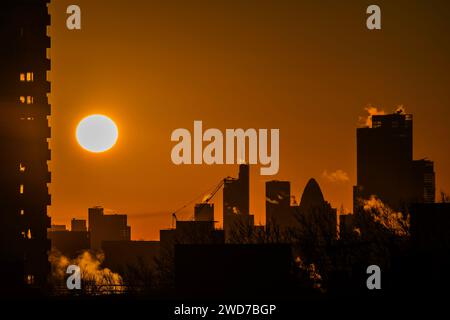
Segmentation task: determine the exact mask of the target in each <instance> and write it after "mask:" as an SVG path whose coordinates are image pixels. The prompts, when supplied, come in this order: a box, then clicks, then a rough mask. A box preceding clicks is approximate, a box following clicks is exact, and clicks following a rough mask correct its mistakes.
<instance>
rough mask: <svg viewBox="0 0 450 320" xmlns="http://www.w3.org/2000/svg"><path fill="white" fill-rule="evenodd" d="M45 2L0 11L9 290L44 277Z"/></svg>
mask: <svg viewBox="0 0 450 320" xmlns="http://www.w3.org/2000/svg"><path fill="white" fill-rule="evenodd" d="M49 2H50V1H49V0H14V1H13V0H7V1H4V2H2V4H1V10H0V42H1V43H0V64H1V67H0V122H1V123H0V150H1V151H0V154H1V165H0V179H1V180H0V226H1V228H2V230H1V232H0V251H1V252H0V260H1V261H0V277H1V279H2V281H1V283H2V286H6V287H12V288H20V287H21V286H22V285H29V286H35V287H41V288H42V287H43V286H44V285H45V283H46V281H47V275H48V274H49V271H50V265H49V262H48V256H47V252H48V250H49V249H50V242H49V240H47V228H48V227H50V218H49V217H48V216H47V206H48V205H50V195H49V192H48V183H49V182H50V173H49V169H48V165H47V164H48V161H49V160H50V150H49V145H48V140H49V138H50V127H49V124H48V116H49V115H50V105H49V103H48V93H49V92H50V83H49V82H48V81H47V72H48V71H49V70H50V60H49V58H48V57H47V51H48V48H50V37H49V36H48V34H47V28H48V26H49V25H50V15H49V14H48V10H47V5H48V3H49Z"/></svg>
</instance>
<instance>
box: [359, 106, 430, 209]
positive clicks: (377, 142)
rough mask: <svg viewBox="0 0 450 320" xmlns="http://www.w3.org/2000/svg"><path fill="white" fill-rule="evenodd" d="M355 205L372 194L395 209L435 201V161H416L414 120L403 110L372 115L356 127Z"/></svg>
mask: <svg viewBox="0 0 450 320" xmlns="http://www.w3.org/2000/svg"><path fill="white" fill-rule="evenodd" d="M356 133H357V185H356V186H355V187H354V206H355V212H356V211H357V209H356V208H357V207H358V201H359V199H369V198H370V197H371V196H372V195H374V196H377V197H378V198H380V199H381V200H382V201H383V202H384V203H386V204H387V205H389V206H390V207H391V208H393V209H395V210H401V209H402V208H404V207H405V206H407V205H408V204H409V203H411V202H434V171H433V162H431V161H428V160H426V161H425V160H420V161H413V135H412V134H413V121H412V115H411V114H403V113H400V112H397V113H394V114H388V115H375V116H373V117H372V126H371V127H364V128H358V129H357V132H356Z"/></svg>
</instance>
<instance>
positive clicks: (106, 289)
mask: <svg viewBox="0 0 450 320" xmlns="http://www.w3.org/2000/svg"><path fill="white" fill-rule="evenodd" d="M104 259H105V256H104V254H103V253H101V252H100V253H96V254H93V253H92V252H90V251H83V252H82V253H81V254H80V255H78V257H77V258H75V259H70V258H68V257H66V256H64V255H62V254H61V253H60V252H59V251H57V250H52V251H51V252H50V255H49V261H50V263H51V266H52V280H53V282H54V283H55V284H62V285H64V284H65V279H66V278H67V276H68V274H67V273H66V270H67V267H68V266H69V265H77V266H79V267H80V269H81V281H82V291H83V292H89V293H91V294H108V293H117V292H121V291H122V290H123V280H122V277H121V276H120V275H119V274H118V273H114V272H112V271H111V270H110V269H108V268H102V267H101V264H102V262H103V261H104Z"/></svg>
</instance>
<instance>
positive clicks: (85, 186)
mask: <svg viewBox="0 0 450 320" xmlns="http://www.w3.org/2000/svg"><path fill="white" fill-rule="evenodd" d="M76 3H77V4H78V5H79V6H80V7H81V10H82V30H80V31H69V30H67V29H66V28H65V19H66V14H65V11H66V8H67V6H68V5H70V4H74V2H73V1H68V0H58V1H53V3H52V4H51V7H50V13H51V14H52V27H51V36H52V50H51V58H52V72H51V74H50V79H51V81H52V94H51V98H50V101H51V104H52V117H51V125H52V140H51V148H52V161H51V164H50V168H51V171H52V180H53V181H52V184H51V186H50V191H51V193H52V206H51V207H50V215H51V217H52V222H53V223H57V224H59V223H66V224H68V223H69V221H70V218H72V217H78V218H86V217H87V208H88V207H89V206H93V205H103V206H104V207H105V208H107V209H109V210H114V211H116V212H120V213H126V214H128V217H129V224H130V225H131V228H132V238H133V239H149V240H150V239H158V237H159V234H158V230H159V229H160V228H164V227H168V226H170V223H171V214H170V212H172V211H173V210H175V209H177V208H178V207H180V206H182V205H183V204H184V203H186V202H188V201H190V200H191V199H192V198H194V197H195V196H197V195H199V194H201V193H202V192H203V191H205V190H207V189H208V188H210V187H213V186H214V185H215V184H216V183H218V182H219V180H220V179H222V178H223V177H225V176H228V175H231V176H236V175H237V166H229V165H228V166H206V165H201V166H175V165H173V164H172V162H171V159H170V151H171V148H172V147H173V145H174V143H172V142H171V141H170V134H171V132H172V131H173V130H174V129H176V128H188V129H190V130H192V125H193V121H194V120H202V121H203V126H204V127H205V128H219V129H222V130H224V129H225V128H239V127H242V128H256V129H258V128H279V129H280V171H279V174H278V175H276V176H274V177H264V176H260V175H259V168H253V170H252V180H251V208H250V209H251V212H252V213H254V214H255V216H256V217H255V221H256V222H264V182H265V181H266V180H267V179H279V180H290V181H291V182H292V185H291V189H292V191H293V193H294V195H295V196H296V197H297V199H298V198H299V197H300V191H301V190H302V189H303V187H304V185H305V184H306V182H307V180H308V179H309V178H310V177H315V178H316V179H317V180H318V182H319V184H320V185H321V187H322V190H323V192H324V195H325V197H326V199H327V200H329V201H330V202H331V203H332V205H333V206H335V207H340V206H341V204H343V205H344V207H345V208H348V209H351V206H352V185H353V184H355V180H356V179H355V177H356V172H355V170H356V169H355V163H356V156H355V151H356V150H355V148H356V147H355V129H356V127H357V125H358V119H359V117H360V116H364V115H365V111H364V108H365V107H366V106H367V105H369V104H371V105H373V106H377V107H379V108H382V109H384V110H385V111H387V112H390V111H392V110H393V109H394V108H395V106H397V105H404V106H405V107H406V110H407V112H408V113H412V114H413V115H414V157H415V158H423V157H428V158H430V159H432V160H434V161H435V170H436V174H437V184H436V187H437V190H438V191H439V190H440V189H441V188H442V189H444V190H447V191H450V167H449V166H448V164H449V163H450V152H449V151H448V150H449V149H450V148H449V147H450V145H449V141H448V137H450V127H449V125H448V124H449V120H450V108H449V106H450V91H449V90H448V88H449V84H450V83H449V79H450V64H449V60H448V57H449V56H450V43H449V37H448V34H449V31H450V30H449V29H450V24H449V22H448V21H450V19H449V18H450V17H449V16H450V5H449V4H448V3H447V2H446V1H395V3H393V2H392V1H377V4H379V5H380V7H381V10H382V28H383V29H382V31H375V32H373V31H372V32H371V31H368V30H367V29H366V27H365V17H366V15H365V8H366V7H367V6H368V5H369V4H371V3H369V2H367V1H345V2H343V1H342V2H339V3H338V2H337V1H256V0H251V1H249V0H247V1H239V2H238V1H206V0H205V1H181V0H180V1H138V0H129V1H111V0H96V1H87V0H77V1H76ZM93 113H103V114H106V115H108V116H110V117H111V118H112V119H113V120H114V121H115V122H116V123H117V125H118V127H119V130H120V138H119V141H118V143H117V145H116V146H115V147H114V148H113V149H112V150H111V151H109V152H106V153H103V154H92V153H88V152H86V151H85V150H83V149H82V148H81V147H79V146H78V145H77V143H76V140H75V128H76V125H77V123H78V121H80V120H81V119H82V118H84V117H85V116H87V115H89V114H93ZM257 169H258V170H257ZM325 170H326V171H327V172H328V173H332V172H334V171H336V170H342V171H344V172H346V173H347V174H348V177H349V181H344V182H332V181H330V180H329V179H327V178H326V177H324V175H323V172H324V171H325ZM217 200H218V201H219V207H221V200H222V198H221V195H219V197H218V198H217ZM191 216H192V212H191V211H190V210H185V211H183V212H182V213H180V214H179V218H184V219H188V218H190V217H191ZM220 216H221V210H217V211H216V218H217V219H218V218H219V217H220Z"/></svg>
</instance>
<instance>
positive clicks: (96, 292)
mask: <svg viewBox="0 0 450 320" xmlns="http://www.w3.org/2000/svg"><path fill="white" fill-rule="evenodd" d="M105 3H108V4H109V9H110V10H109V11H108V12H104V13H103V14H100V11H101V9H103V7H102V5H104V4H105ZM177 3H179V6H176V8H175V7H172V6H171V4H165V3H163V2H159V3H158V2H154V3H153V2H152V3H143V2H140V3H134V5H131V6H125V7H124V6H123V5H122V4H121V3H119V2H117V1H111V2H107V1H103V0H101V1H99V2H96V3H95V4H93V3H92V2H91V3H89V4H87V3H83V4H82V7H83V12H85V13H86V15H84V14H83V16H86V18H85V19H84V20H83V28H82V29H80V30H73V29H70V28H64V25H63V24H62V22H63V21H64V19H63V18H64V17H67V14H68V12H65V11H62V10H61V9H63V8H65V6H66V4H67V3H66V2H64V1H61V2H55V1H53V2H50V0H17V1H8V2H7V3H6V4H5V5H4V10H2V12H0V36H1V38H0V42H1V43H2V48H1V49H0V58H1V59H0V60H1V62H2V68H0V107H1V108H0V115H1V116H0V147H1V148H0V149H1V150H2V157H1V160H0V164H1V170H0V179H1V180H0V222H1V223H0V224H1V226H2V232H0V278H1V280H0V297H8V296H11V297H13V298H17V297H18V298H19V299H23V298H28V297H32V298H39V299H42V301H56V300H59V301H83V300H84V301H97V302H98V301H103V302H105V301H107V302H112V301H119V302H121V303H124V301H132V300H134V299H135V298H138V299H140V298H142V299H144V300H148V301H153V302H155V301H157V300H158V299H161V301H166V302H167V301H175V300H177V299H178V300H180V299H181V300H180V301H182V300H183V299H187V298H189V299H191V298H192V299H193V301H206V300H205V299H211V300H213V299H223V300H224V301H227V299H230V298H232V299H236V301H245V299H249V297H250V298H251V299H253V300H254V301H256V302H258V303H259V302H261V301H264V299H269V300H271V299H272V300H274V301H278V302H279V303H281V304H282V303H287V304H288V305H289V304H290V303H292V302H294V303H297V302H299V301H302V302H305V301H308V299H312V300H317V301H326V300H327V299H329V298H331V300H333V301H340V299H342V298H343V297H344V298H347V297H352V298H357V299H361V300H364V299H374V298H375V299H391V298H393V297H394V298H395V297H399V296H402V297H406V298H409V297H412V296H414V295H417V294H423V293H424V292H427V293H428V292H430V293H431V296H432V295H434V294H436V295H438V294H439V293H438V292H439V288H440V287H446V286H447V285H448V284H450V277H449V276H448V275H447V270H448V268H449V267H450V254H449V253H450V251H449V248H450V237H449V233H448V228H449V227H450V196H449V194H448V193H447V191H448V189H449V188H450V184H449V183H450V167H448V164H449V163H450V161H448V160H450V159H449V157H450V153H449V151H448V150H450V149H449V148H448V146H447V144H448V141H447V139H446V137H447V136H450V131H449V130H450V127H449V126H448V119H450V111H449V110H448V109H447V108H446V106H447V105H448V103H449V102H450V101H448V100H449V95H448V92H447V91H448V90H447V89H448V88H447V87H448V83H449V82H448V80H449V79H448V74H450V73H445V72H442V70H446V69H445V68H446V67H449V64H448V61H447V60H446V59H445V58H446V57H447V55H445V54H443V53H450V46H449V44H448V43H436V42H434V41H431V40H430V37H431V39H433V38H434V37H435V36H437V35H440V34H442V32H444V31H450V30H448V28H449V26H448V24H441V22H442V21H444V20H445V19H444V18H446V17H447V16H448V14H447V16H446V15H445V13H443V11H440V10H438V9H439V8H444V7H445V8H446V7H447V6H448V4H447V3H446V2H441V1H438V2H437V3H436V7H434V8H433V10H432V11H430V12H432V13H433V15H432V17H433V19H431V17H427V19H428V20H427V21H428V22H430V24H429V25H428V29H427V30H426V31H427V32H424V33H417V34H415V35H414V37H412V36H410V33H411V30H410V29H411V28H413V29H414V28H416V27H415V26H410V25H409V23H410V22H411V21H412V20H414V19H415V16H414V14H415V15H421V14H423V11H421V9H423V6H426V5H425V4H423V3H421V4H418V5H417V7H416V8H415V9H414V10H413V12H414V14H411V15H409V16H408V17H403V18H402V19H399V20H396V21H397V23H396V24H395V25H393V24H392V21H394V20H395V19H394V17H397V16H396V15H393V13H397V14H398V11H401V10H400V9H401V8H400V7H399V6H398V4H397V5H392V4H387V3H383V7H384V9H385V10H386V9H392V11H389V10H386V11H387V14H386V15H385V16H383V17H384V18H383V19H384V20H383V21H384V26H386V27H385V28H386V29H387V30H388V31H386V32H385V31H384V29H383V30H382V31H381V30H377V31H373V32H374V33H370V32H372V31H368V30H367V29H364V25H363V26H362V28H363V29H362V30H361V29H358V28H357V27H355V26H356V25H357V22H358V21H359V20H358V19H357V18H356V17H353V15H351V13H354V12H355V11H357V9H358V10H359V9H360V7H364V6H363V5H350V4H345V5H343V6H342V8H341V7H339V6H337V5H335V4H333V5H331V4H330V6H331V7H332V8H334V9H336V10H340V11H339V12H345V14H346V16H345V17H348V20H347V21H346V22H347V24H346V25H345V26H343V28H342V29H339V28H336V26H337V25H339V24H338V22H339V21H338V20H339V19H338V18H336V17H339V15H336V17H328V19H322V20H318V22H316V23H315V24H314V26H316V27H317V28H316V29H314V30H312V29H308V28H306V29H305V28H303V27H304V26H305V25H308V24H311V23H313V21H314V18H317V17H321V15H322V11H321V10H320V9H321V7H320V6H318V5H317V4H315V3H306V2H301V3H297V2H290V1H287V2H285V3H284V5H281V6H280V5H276V4H275V2H271V1H268V2H263V3H261V4H259V5H258V8H259V10H258V11H255V10H253V9H254V8H255V7H254V5H255V3H256V2H253V0H252V1H250V2H248V3H239V4H236V7H235V6H232V5H230V4H228V3H227V2H225V1H224V2H222V1H218V2H215V3H212V4H208V3H206V2H203V1H199V2H194V3H192V4H191V5H192V6H189V7H187V6H186V4H184V2H181V1H180V2H177ZM338 7H339V8H338ZM187 8H189V9H191V10H183V9H187ZM144 9H146V10H144ZM150 9H151V10H150ZM237 9H239V10H238V11H235V10H237ZM275 9H276V10H275ZM293 9H297V10H294V11H293ZM300 9H302V10H300ZM344 9H345V10H344ZM342 10H344V11H342ZM61 12H62V13H63V14H60V13H61ZM88 12H89V13H88ZM143 12H145V13H146V14H148V15H149V16H145V17H146V18H149V19H144V20H142V19H140V18H142V17H143ZM448 12H450V11H447V12H446V13H448ZM91 14H92V15H91ZM305 14H306V17H308V19H306V20H305V21H303V20H302V21H300V22H299V21H298V18H300V17H303V18H304V17H305V16H304V15H305ZM308 14H310V15H311V16H309V15H308ZM347 15H348V16H347ZM93 16H96V17H97V19H95V20H94V19H93V18H92V17H93ZM118 16H122V17H123V20H120V22H119V20H118V19H111V18H112V17H118ZM231 16H232V17H234V18H235V19H234V20H232V21H229V20H228V18H230V17H231ZM150 17H154V18H155V20H152V19H150ZM350 17H351V18H350ZM411 19H412V20H411ZM105 21H110V22H113V23H124V25H123V26H122V27H121V28H117V29H115V30H116V32H114V33H111V32H109V31H110V30H109V29H108V26H107V25H105ZM126 22H128V23H129V24H127V23H126ZM175 22H176V23H175ZM267 23H269V25H270V26H271V28H269V29H267V28H266V27H265V26H266V25H267ZM433 23H434V24H433ZM157 26H159V27H161V28H156V27H157ZM329 26H333V27H332V28H331V29H330V30H331V31H330V32H331V34H328V35H327V36H326V37H325V36H324V35H323V34H322V32H323V31H324V30H328V28H329ZM406 26H408V27H410V28H406ZM414 30H416V31H417V30H418V29H414ZM237 31H240V32H237ZM347 32H348V34H347ZM99 35H101V36H100V37H99ZM336 36H340V37H341V40H342V41H341V42H339V41H338V42H334V40H331V39H334V37H336ZM117 37H119V38H120V37H121V41H118V40H117V39H118V38H117ZM393 39H396V40H395V41H398V43H396V42H395V41H393ZM394 42H395V43H394ZM324 45H328V46H329V49H330V50H329V51H327V52H326V53H325V52H324V51H323V50H322V49H321V48H322V46H324ZM403 45H409V46H410V47H411V50H409V51H406V52H405V51H402V52H401V53H399V52H397V51H395V50H394V51H393V50H392V49H395V48H397V49H398V48H401V47H402V46H403ZM422 46H426V47H427V50H418V49H420V48H422ZM354 48H359V50H354ZM375 48H376V49H377V50H374V49H375ZM181 49H184V50H181ZM416 49H417V50H416ZM256 53H258V54H257V55H256ZM369 53H370V54H369ZM338 58H340V59H338ZM357 58H358V59H357ZM77 59H78V60H77ZM381 60H382V61H381ZM69 61H72V63H69ZM118 61H120V63H119V62H118ZM419 62H421V63H422V64H420V68H418V67H417V66H418V63H419ZM363 66H364V67H363ZM412 67H415V68H416V69H415V70H416V71H415V72H417V74H416V76H415V77H413V76H412V74H411V73H410V72H411V68H412ZM428 73H429V74H428ZM428 75H429V76H430V77H431V76H432V79H433V81H428V78H427V77H426V76H428ZM398 79H400V80H401V81H398ZM389 105H392V106H394V108H393V110H392V111H390V110H389V109H388V108H387V106H389ZM362 112H365V113H367V114H366V115H364V116H362V115H361V114H362ZM86 115H96V116H94V117H91V118H90V121H87V124H86V123H85V124H83V126H81V129H80V125H78V126H77V124H80V123H81V122H83V121H82V119H83V120H85V119H88V117H86ZM198 119H200V120H201V121H202V122H195V121H198ZM80 121H81V122H80ZM192 123H194V138H193V139H194V143H192V144H191V143H190V142H189V144H188V146H189V148H191V147H192V148H191V149H189V150H188V149H183V151H182V153H183V157H184V156H185V153H186V155H189V157H190V156H191V151H192V150H193V151H194V152H193V153H192V154H194V159H196V160H194V162H197V163H202V159H203V158H204V157H205V154H204V153H203V151H202V152H197V151H199V150H200V151H201V150H202V149H203V147H205V144H207V142H208V141H209V142H211V144H212V142H216V141H211V140H212V139H209V140H208V138H205V137H204V136H203V133H201V136H196V135H195V134H196V133H198V132H197V131H198V130H200V131H202V130H203V129H202V128H201V126H202V125H203V126H204V127H203V128H204V129H206V128H217V129H214V130H215V132H216V133H217V132H218V134H217V135H215V140H217V139H218V137H222V138H223V136H222V135H221V132H227V133H228V132H229V131H227V130H230V128H241V129H239V130H240V131H239V132H241V133H243V132H244V131H243V130H246V129H248V128H257V129H259V131H257V130H256V129H255V130H254V129H252V130H253V131H252V133H251V134H249V135H253V136H252V137H247V139H246V138H245V137H243V138H242V139H241V141H240V143H241V144H242V143H243V142H244V143H246V145H244V146H242V145H240V144H239V142H237V143H236V144H235V145H234V146H233V148H232V149H233V150H231V151H232V152H231V155H232V157H235V156H236V157H235V158H233V159H231V158H232V157H228V155H229V154H228V152H229V151H230V150H228V146H227V148H226V149H225V151H226V153H227V154H226V158H227V161H226V163H228V164H227V165H223V164H211V165H205V164H201V165H200V164H199V165H193V164H191V163H189V164H183V165H180V163H178V165H177V164H176V162H174V161H173V157H172V159H171V152H170V150H171V149H172V147H173V142H174V141H176V139H175V140H174V139H172V138H171V136H170V132H174V131H173V130H174V129H176V128H187V127H189V124H192ZM92 124H94V125H96V126H97V127H96V128H95V130H93V129H92V127H91V125H92ZM199 124H200V127H196V125H199ZM86 128H87V129H88V130H87V131H83V132H82V129H83V130H86ZM99 128H100V129H103V130H106V131H107V134H105V135H104V136H103V133H104V131H102V130H100V131H97V130H98V129H99ZM198 128H200V129H198ZM274 128H275V129H274ZM80 130H81V131H80ZM231 130H234V129H231ZM269 130H275V131H276V136H277V138H276V139H277V141H276V144H275V147H274V144H273V142H274V141H273V140H272V141H271V144H270V147H269V148H266V147H267V145H264V143H265V142H264V139H261V132H265V133H267V132H268V131H269ZM186 131H188V130H186ZM210 132H211V131H210ZM271 132H272V131H271ZM278 133H279V134H280V136H279V137H280V149H279V152H280V154H279V160H280V162H278ZM242 135H244V134H242ZM188 136H189V137H190V134H188ZM80 137H82V138H83V139H82V140H83V143H82V142H80ZM104 138H105V139H104ZM226 138H227V139H228V138H230V136H228V135H226ZM231 138H232V140H233V143H235V142H234V139H235V138H236V141H238V140H239V138H238V137H237V136H236V137H233V136H231ZM251 141H253V142H255V143H256V142H258V150H259V151H258V152H256V151H255V150H257V149H256V148H254V147H255V146H254V145H251V146H249V144H250V143H251ZM91 142H92V143H91ZM105 143H106V144H105ZM227 143H228V141H227ZM261 144H262V145H263V146H262V147H261ZM209 146H210V145H209ZM239 148H242V149H243V150H241V151H239V150H237V152H236V150H234V149H239ZM264 149H266V150H264ZM268 149H271V152H272V154H271V155H270V158H271V159H272V156H274V157H275V159H276V164H275V167H276V170H275V171H274V172H277V174H274V175H268V176H266V175H264V174H263V173H262V171H260V169H261V168H262V167H264V165H267V163H264V161H262V159H264V158H265V159H266V160H267V159H268V158H269V155H268ZM261 150H264V151H262V152H261ZM275 150H276V151H275ZM221 151H223V150H221ZM242 151H244V153H242ZM251 151H253V153H252V152H251ZM217 152H218V149H216V150H215V154H214V157H216V156H217V154H216V153H217ZM274 152H275V153H276V155H275V153H274ZM219 153H220V152H219ZM263 153H266V154H265V155H264V154H263ZM224 154H225V153H224ZM224 154H222V155H220V157H222V156H223V155H224ZM243 155H246V156H243ZM211 157H212V156H211ZM211 157H210V158H211ZM200 158H202V159H200ZM218 158H219V156H218ZM256 158H257V159H258V160H261V161H260V162H259V163H258V161H257V160H255V159H256ZM222 159H223V157H222ZM188 162H191V160H189V161H188ZM232 163H235V164H233V165H232ZM271 164H272V162H271ZM278 169H279V172H278ZM260 173H261V174H260ZM111 208H114V209H111ZM69 223H70V228H69ZM195 299H197V300H195ZM335 299H336V300H335ZM380 301H383V300H380ZM160 307H161V306H160ZM258 308H259V307H258ZM205 312H206V311H205Z"/></svg>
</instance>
